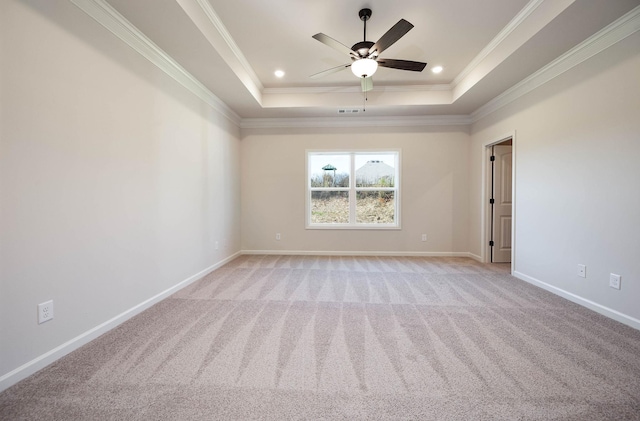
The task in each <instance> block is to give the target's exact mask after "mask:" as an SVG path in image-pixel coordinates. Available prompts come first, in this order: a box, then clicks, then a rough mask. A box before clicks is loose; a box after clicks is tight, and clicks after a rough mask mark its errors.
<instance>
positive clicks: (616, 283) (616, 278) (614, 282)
mask: <svg viewBox="0 0 640 421" xmlns="http://www.w3.org/2000/svg"><path fill="white" fill-rule="evenodd" d="M621 280H622V276H620V275H616V274H615V273H610V274H609V286H610V287H611V288H614V289H620V281H621Z"/></svg>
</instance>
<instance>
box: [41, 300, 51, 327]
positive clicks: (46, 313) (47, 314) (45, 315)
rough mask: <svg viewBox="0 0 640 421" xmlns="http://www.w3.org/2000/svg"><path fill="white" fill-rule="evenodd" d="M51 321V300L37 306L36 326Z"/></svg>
mask: <svg viewBox="0 0 640 421" xmlns="http://www.w3.org/2000/svg"><path fill="white" fill-rule="evenodd" d="M51 319H53V300H49V301H47V302H44V303H40V304H38V324H41V323H44V322H48V321H49V320H51Z"/></svg>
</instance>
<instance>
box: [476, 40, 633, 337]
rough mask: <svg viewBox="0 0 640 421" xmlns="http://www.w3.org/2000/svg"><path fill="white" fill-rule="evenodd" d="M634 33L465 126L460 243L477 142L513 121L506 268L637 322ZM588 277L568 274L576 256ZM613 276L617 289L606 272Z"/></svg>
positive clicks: (574, 272) (490, 137)
mask: <svg viewBox="0 0 640 421" xmlns="http://www.w3.org/2000/svg"><path fill="white" fill-rule="evenodd" d="M638 46H640V33H636V34H634V35H632V36H630V37H628V38H627V39H625V40H623V41H621V42H619V43H618V44H616V45H614V46H612V47H610V48H609V49H607V50H605V51H604V52H601V53H600V54H597V55H596V56H594V57H592V58H590V59H589V60H587V61H586V62H584V63H582V64H580V65H578V66H577V67H575V68H573V69H572V70H570V71H568V72H566V73H564V74H562V75H561V76H559V77H557V78H555V79H554V80H552V81H551V82H549V83H547V84H546V85H544V86H542V87H540V88H538V89H536V90H534V91H532V92H531V93H529V94H527V95H526V96H524V97H522V98H520V99H519V100H517V101H515V102H514V103H512V104H510V105H508V106H507V107H505V108H503V109H500V110H499V111H497V112H494V113H493V114H491V115H489V116H488V117H485V118H483V119H481V120H480V121H478V122H477V123H475V124H474V125H473V126H472V136H471V138H472V144H471V152H470V154H471V160H470V163H471V169H470V171H471V193H472V194H471V196H470V206H471V208H470V217H471V218H470V224H469V241H470V243H469V245H470V250H471V252H473V253H479V252H480V249H481V237H480V234H481V228H480V227H481V224H482V220H481V213H480V210H481V208H482V206H483V201H482V198H481V197H480V191H481V185H482V171H481V163H482V156H483V149H484V148H483V144H486V143H487V142H490V141H493V140H498V139H500V138H501V136H502V135H504V134H505V133H509V132H512V131H514V130H515V133H516V138H515V143H516V149H515V150H516V155H515V164H516V176H515V187H516V198H515V213H516V222H515V224H516V226H515V230H516V235H515V243H516V244H515V246H516V248H515V268H514V270H515V274H516V275H517V276H519V277H521V278H522V279H525V280H528V281H530V282H533V283H536V284H538V285H540V286H543V287H545V288H547V289H550V290H552V291H554V292H556V293H559V294H560V295H563V296H565V297H566V298H569V299H572V300H574V301H576V302H579V303H581V304H583V305H586V306H589V307H591V308H593V309H596V310H598V311H601V312H604V313H605V314H607V315H609V316H610V317H613V318H616V319H618V320H620V321H623V322H625V323H627V324H630V325H632V326H635V327H636V328H640V306H638V297H640V259H638V252H639V251H640V224H639V223H638V217H639V216H640V188H639V183H640V165H638V159H639V158H640V119H639V118H638V116H640V84H638V75H640V49H639V48H638ZM578 264H584V265H586V266H587V270H586V273H587V277H586V278H581V277H578V276H577V265H578ZM610 273H615V274H619V275H622V289H621V290H619V291H618V290H615V289H612V288H610V287H609V274H610Z"/></svg>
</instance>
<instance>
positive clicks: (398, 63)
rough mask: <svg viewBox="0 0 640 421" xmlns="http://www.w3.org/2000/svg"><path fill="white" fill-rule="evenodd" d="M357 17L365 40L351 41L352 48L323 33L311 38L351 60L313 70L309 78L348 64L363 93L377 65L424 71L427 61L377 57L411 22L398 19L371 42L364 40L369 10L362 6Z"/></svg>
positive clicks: (400, 35) (328, 72)
mask: <svg viewBox="0 0 640 421" xmlns="http://www.w3.org/2000/svg"><path fill="white" fill-rule="evenodd" d="M358 16H360V20H361V21H363V22H364V37H363V38H364V39H363V41H360V42H357V43H356V44H354V45H353V47H351V48H349V47H347V46H346V45H344V44H342V43H340V42H338V41H336V40H335V39H333V38H331V37H329V36H327V35H325V34H323V33H318V34H315V35H314V36H313V38H314V39H316V40H318V41H320V42H321V43H323V44H325V45H327V46H329V47H331V48H333V49H335V50H338V51H340V52H341V53H346V54H347V55H349V57H350V58H351V60H352V62H351V63H349V64H343V65H340V66H337V67H334V68H331V69H328V70H325V71H322V72H320V73H316V74H314V75H311V76H310V77H311V78H318V77H322V76H326V75H328V74H331V73H336V72H339V71H340V70H344V69H346V68H347V67H351V72H353V74H354V75H355V76H356V77H358V78H360V79H362V80H363V81H362V84H361V85H362V91H363V92H366V91H369V90H371V89H373V81H372V79H371V76H373V74H374V73H375V72H376V70H377V69H378V66H382V67H388V68H391V69H399V70H409V71H413V72H421V71H422V70H424V68H425V66H426V65H427V63H423V62H419V61H410V60H397V59H384V58H380V57H379V56H380V54H381V53H382V52H383V51H384V50H386V49H387V48H389V47H390V46H391V45H393V44H394V43H395V42H396V41H398V40H399V39H400V38H402V37H403V36H404V35H405V34H406V33H407V32H409V31H410V30H411V28H413V25H412V24H411V23H409V22H408V21H406V20H404V19H400V20H399V21H398V23H396V24H395V25H393V26H392V27H391V29H389V30H388V31H387V32H386V33H385V34H384V35H383V36H382V37H381V38H380V39H379V40H378V41H377V42H371V41H367V21H368V20H369V19H370V18H371V9H361V10H360V12H358ZM365 80H366V83H365Z"/></svg>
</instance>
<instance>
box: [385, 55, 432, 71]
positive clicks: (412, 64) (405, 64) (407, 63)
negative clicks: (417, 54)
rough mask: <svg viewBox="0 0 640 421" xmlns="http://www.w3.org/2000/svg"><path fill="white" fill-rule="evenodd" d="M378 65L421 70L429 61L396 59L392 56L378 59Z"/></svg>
mask: <svg viewBox="0 0 640 421" xmlns="http://www.w3.org/2000/svg"><path fill="white" fill-rule="evenodd" d="M377 61H378V65H379V66H382V67H389V68H391V69H400V70H411V71H412V72H421V71H423V70H424V68H425V66H426V65H427V63H423V62H421V61H411V60H395V59H390V58H381V59H378V60H377Z"/></svg>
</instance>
